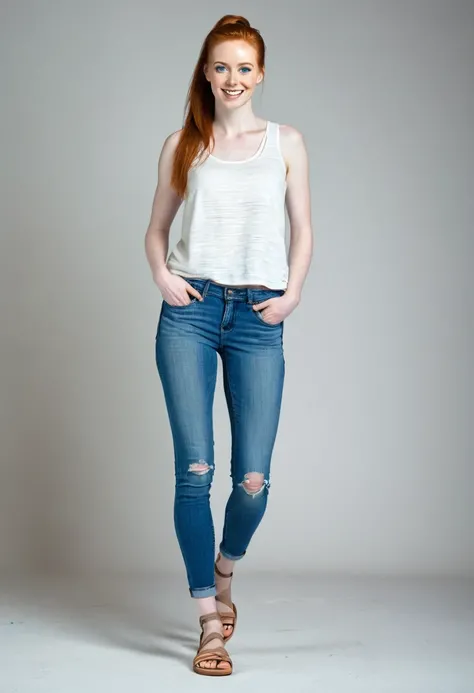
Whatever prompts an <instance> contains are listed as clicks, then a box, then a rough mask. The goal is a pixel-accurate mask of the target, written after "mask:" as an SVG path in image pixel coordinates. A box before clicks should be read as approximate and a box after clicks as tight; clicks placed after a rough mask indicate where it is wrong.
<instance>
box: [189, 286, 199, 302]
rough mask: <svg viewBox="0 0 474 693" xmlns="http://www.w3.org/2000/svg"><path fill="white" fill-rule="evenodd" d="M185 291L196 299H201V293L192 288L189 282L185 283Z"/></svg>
mask: <svg viewBox="0 0 474 693" xmlns="http://www.w3.org/2000/svg"><path fill="white" fill-rule="evenodd" d="M186 291H187V292H188V294H191V296H194V297H195V298H197V299H198V301H202V296H201V294H200V293H199V291H198V290H197V289H195V288H194V286H191V284H186Z"/></svg>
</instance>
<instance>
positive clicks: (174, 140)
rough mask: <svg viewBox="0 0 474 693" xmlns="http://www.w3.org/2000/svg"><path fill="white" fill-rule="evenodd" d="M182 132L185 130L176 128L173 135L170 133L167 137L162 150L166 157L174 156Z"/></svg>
mask: <svg viewBox="0 0 474 693" xmlns="http://www.w3.org/2000/svg"><path fill="white" fill-rule="evenodd" d="M182 132H183V131H182V130H176V131H175V132H172V133H171V135H168V137H167V138H166V139H165V141H164V143H163V147H162V150H161V155H162V156H164V157H172V156H174V153H175V151H176V147H177V146H178V143H179V140H180V138H181V133H182Z"/></svg>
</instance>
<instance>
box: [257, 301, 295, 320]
mask: <svg viewBox="0 0 474 693" xmlns="http://www.w3.org/2000/svg"><path fill="white" fill-rule="evenodd" d="M298 303H299V299H297V298H294V297H292V296H289V295H287V294H284V295H283V296H275V298H269V299H268V300H267V301H262V303H256V304H255V305H254V306H253V309H254V310H258V311H261V315H262V318H263V320H264V321H265V322H268V324H269V325H277V324H278V323H280V322H283V320H285V318H287V317H288V316H289V315H290V313H292V312H293V311H294V309H295V308H296V306H297V305H298Z"/></svg>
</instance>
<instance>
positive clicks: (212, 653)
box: [194, 647, 232, 664]
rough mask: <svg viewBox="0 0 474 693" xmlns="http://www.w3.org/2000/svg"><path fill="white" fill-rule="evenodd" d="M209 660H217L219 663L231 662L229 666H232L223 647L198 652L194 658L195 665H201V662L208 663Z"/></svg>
mask: <svg viewBox="0 0 474 693" xmlns="http://www.w3.org/2000/svg"><path fill="white" fill-rule="evenodd" d="M209 659H216V660H217V661H218V662H229V664H232V660H231V658H230V657H229V653H228V652H227V650H225V649H224V648H223V647H215V648H214V649H213V650H204V651H200V652H198V653H197V655H196V656H195V657H194V664H200V663H201V662H206V661H208V660H209Z"/></svg>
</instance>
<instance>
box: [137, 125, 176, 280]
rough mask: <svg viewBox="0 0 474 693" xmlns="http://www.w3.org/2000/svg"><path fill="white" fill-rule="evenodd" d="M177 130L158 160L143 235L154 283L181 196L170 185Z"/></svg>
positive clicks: (161, 270)
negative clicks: (155, 179) (148, 220)
mask: <svg viewBox="0 0 474 693" xmlns="http://www.w3.org/2000/svg"><path fill="white" fill-rule="evenodd" d="M178 140H179V132H175V133H173V134H172V135H170V136H169V137H167V139H166V140H165V142H164V144H163V148H162V150H161V154H160V158H159V162H158V184H157V186H156V190H155V195H154V198H153V205H152V210H151V217H150V223H149V224H148V229H147V232H146V235H145V252H146V257H147V260H148V263H149V265H150V269H151V272H152V275H153V279H154V281H155V282H156V283H158V281H159V280H160V278H161V276H162V275H163V274H166V272H167V271H168V270H167V268H166V258H167V255H168V243H169V233H170V228H171V224H172V223H173V220H174V218H175V216H176V214H177V212H178V209H179V208H180V206H181V203H182V199H181V198H180V197H179V195H178V194H177V193H176V192H175V191H174V190H173V188H172V187H171V184H170V181H171V171H172V167H173V157H174V152H175V150H176V145H177V144H178Z"/></svg>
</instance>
